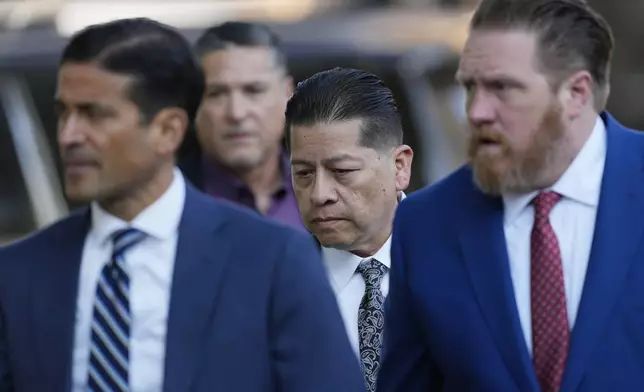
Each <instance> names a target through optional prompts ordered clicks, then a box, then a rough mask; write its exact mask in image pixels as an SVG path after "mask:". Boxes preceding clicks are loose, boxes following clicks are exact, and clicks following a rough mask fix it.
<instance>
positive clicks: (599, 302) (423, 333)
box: [378, 113, 644, 392]
mask: <svg viewBox="0 0 644 392" xmlns="http://www.w3.org/2000/svg"><path fill="white" fill-rule="evenodd" d="M602 120H603V121H604V123H605V124H606V133H607V156H606V165H605V168H604V175H603V180H602V185H601V194H600V200H599V205H598V210H597V218H596V219H597V220H596V224H595V232H594V238H593V243H592V249H591V255H590V260H589V264H588V270H587V273H586V279H585V283H584V288H583V294H582V299H581V302H580V305H579V312H578V314H577V319H576V321H575V326H574V328H573V330H572V335H571V342H570V352H569V355H568V359H567V363H566V370H565V373H564V377H563V383H562V386H561V391H562V392H606V391H620V392H621V391H642V390H644V236H643V234H644V134H642V133H639V132H634V131H632V130H628V129H626V128H624V127H623V126H621V125H620V124H618V123H617V121H615V119H613V118H612V117H611V116H610V115H608V114H607V113H602ZM393 233H394V234H393V240H392V248H391V249H392V250H391V253H392V261H391V263H392V267H391V276H390V289H389V296H388V297H387V301H388V302H387V305H386V307H387V308H386V311H385V318H386V322H385V342H384V348H383V351H384V353H383V356H384V359H383V364H382V369H381V370H380V374H379V385H378V392H400V391H404V392H421V391H422V392H430V391H436V392H438V391H444V392H451V391H454V392H456V391H458V392H479V391H480V392H483V391H499V392H506V391H508V392H509V391H512V392H514V391H521V392H538V391H539V386H538V383H537V378H536V376H535V374H534V370H533V365H532V360H531V357H530V354H529V352H528V349H527V346H526V344H525V339H524V336H523V332H522V330H521V325H520V321H519V316H518V311H517V306H516V300H515V297H514V289H513V285H512V279H511V276H510V269H509V262H508V255H507V250H506V244H505V236H504V232H503V202H502V199H501V198H500V197H492V196H487V195H485V194H483V193H482V192H481V191H480V190H479V189H478V188H477V187H476V186H475V185H474V183H473V181H472V172H471V170H470V168H469V167H463V168H461V169H460V170H458V171H456V172H455V173H454V174H453V175H451V176H449V177H448V178H446V179H445V180H443V181H441V182H439V183H437V184H436V185H434V186H431V187H429V188H427V189H424V190H422V191H418V192H415V193H414V194H413V195H410V196H409V197H408V198H407V200H405V201H403V202H402V204H401V205H400V207H399V208H398V213H397V216H396V219H395V223H394V231H393Z"/></svg>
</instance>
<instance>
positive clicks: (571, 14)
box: [470, 0, 613, 109]
mask: <svg viewBox="0 0 644 392" xmlns="http://www.w3.org/2000/svg"><path fill="white" fill-rule="evenodd" d="M470 28H471V29H472V30H474V29H486V28H491V29H496V28H501V29H512V28H519V29H527V30H532V31H535V32H536V33H537V34H538V37H539V38H538V39H539V48H538V49H539V52H540V56H539V61H540V63H541V64H539V65H540V66H541V67H542V69H543V70H544V71H549V72H552V73H554V74H555V76H556V79H555V80H554V81H553V82H554V83H555V84H558V83H560V82H561V81H562V79H563V78H565V77H566V76H569V75H570V74H571V73H572V72H576V71H579V70H582V69H583V70H587V71H588V72H589V73H590V74H591V76H592V77H593V79H594V83H595V95H596V101H597V102H596V103H595V105H596V107H597V108H598V109H603V107H604V106H605V103H606V102H605V101H606V99H607V95H608V85H609V73H610V61H611V56H612V51H613V35H612V32H611V29H610V26H609V25H608V23H607V22H606V20H605V19H604V18H603V17H602V16H601V15H599V14H598V13H597V12H595V11H594V10H593V9H592V8H591V7H590V6H589V5H588V4H587V3H586V1H584V0H482V1H481V3H480V5H479V7H478V9H477V10H476V12H475V13H474V16H473V18H472V20H471V23H470Z"/></svg>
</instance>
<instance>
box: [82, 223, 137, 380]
mask: <svg viewBox="0 0 644 392" xmlns="http://www.w3.org/2000/svg"><path fill="white" fill-rule="evenodd" d="M143 238H145V234H144V233H142V232H140V231H138V230H136V229H132V228H129V229H124V230H120V231H117V232H116V233H114V236H113V237H112V241H113V245H114V246H113V250H112V259H111V260H110V262H108V263H107V264H106V265H105V266H104V267H103V271H102V272H101V275H100V277H99V279H98V283H97V287H96V298H95V301H94V317H93V319H92V332H91V344H90V358H89V376H88V384H87V385H88V390H89V391H101V392H103V391H105V392H107V391H109V392H118V391H129V390H130V387H129V374H128V370H129V340H130V323H131V317H130V300H129V294H130V277H129V276H128V272H127V271H128V268H127V264H126V263H125V258H124V254H125V252H126V251H127V250H128V249H129V248H130V247H132V246H133V245H135V244H137V243H138V242H140V241H141V240H142V239H143Z"/></svg>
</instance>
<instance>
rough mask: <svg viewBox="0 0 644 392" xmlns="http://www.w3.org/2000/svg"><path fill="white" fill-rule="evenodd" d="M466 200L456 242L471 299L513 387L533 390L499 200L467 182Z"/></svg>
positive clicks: (533, 382)
mask: <svg viewBox="0 0 644 392" xmlns="http://www.w3.org/2000/svg"><path fill="white" fill-rule="evenodd" d="M466 199H467V202H466V203H469V204H468V205H467V206H468V207H467V208H466V209H465V211H463V212H464V214H465V215H464V218H463V225H462V226H463V227H464V229H463V230H462V235H461V245H462V250H463V256H464V259H465V264H466V267H467V270H468V272H469V276H470V280H471V283H472V287H473V289H474V292H475V294H476V298H477V300H478V303H479V305H480V307H481V311H482V313H483V316H484V318H485V320H486V321H487V324H488V326H489V328H490V332H491V333H492V336H493V338H494V341H495V342H496V345H497V347H498V349H499V351H500V352H501V356H502V357H503V359H504V361H505V364H506V366H507V367H508V369H509V370H510V373H511V374H512V376H513V378H514V380H515V382H516V384H517V390H520V391H538V390H539V388H538V385H537V380H536V377H535V376H534V372H533V370H532V362H531V359H530V356H529V353H528V350H527V347H526V344H525V338H524V336H523V332H522V329H521V323H520V321H519V315H518V311H517V306H516V300H515V296H514V286H513V285H512V278H511V276H510V268H509V261H508V254H507V249H506V242H505V235H504V232H503V202H502V200H501V199H500V198H493V197H488V196H485V195H484V194H483V193H481V192H480V191H478V189H475V188H474V187H473V185H472V189H471V190H470V192H469V193H468V195H467V196H466Z"/></svg>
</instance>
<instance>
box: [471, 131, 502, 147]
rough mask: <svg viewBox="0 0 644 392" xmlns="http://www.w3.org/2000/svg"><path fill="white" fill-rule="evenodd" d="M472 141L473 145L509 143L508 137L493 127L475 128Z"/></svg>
mask: <svg viewBox="0 0 644 392" xmlns="http://www.w3.org/2000/svg"><path fill="white" fill-rule="evenodd" d="M470 142H471V143H472V144H473V145H479V144H487V143H496V144H507V142H508V139H507V137H506V136H505V135H504V134H503V133H501V132H498V131H494V130H491V129H477V130H473V132H472V136H471V140H470Z"/></svg>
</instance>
